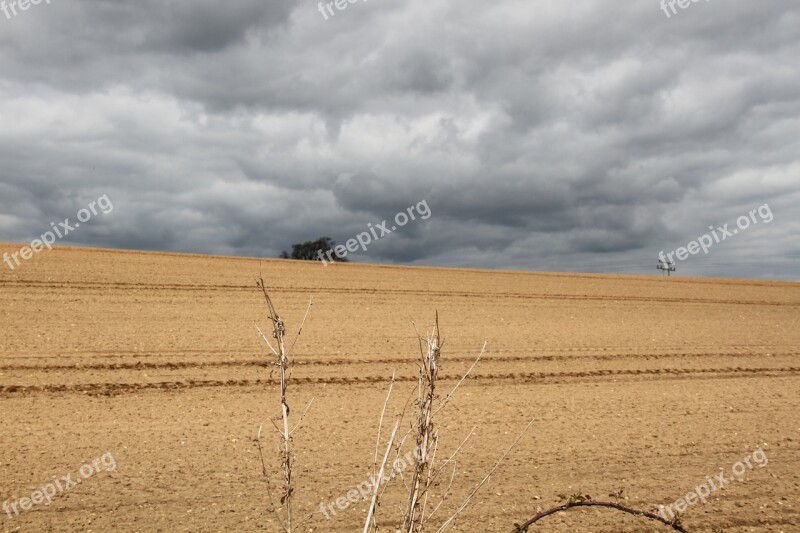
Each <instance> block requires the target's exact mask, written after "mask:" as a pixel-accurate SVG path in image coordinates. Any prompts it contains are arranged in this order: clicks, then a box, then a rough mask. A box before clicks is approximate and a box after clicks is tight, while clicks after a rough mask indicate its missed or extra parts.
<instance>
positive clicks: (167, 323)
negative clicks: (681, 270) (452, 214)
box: [0, 244, 800, 533]
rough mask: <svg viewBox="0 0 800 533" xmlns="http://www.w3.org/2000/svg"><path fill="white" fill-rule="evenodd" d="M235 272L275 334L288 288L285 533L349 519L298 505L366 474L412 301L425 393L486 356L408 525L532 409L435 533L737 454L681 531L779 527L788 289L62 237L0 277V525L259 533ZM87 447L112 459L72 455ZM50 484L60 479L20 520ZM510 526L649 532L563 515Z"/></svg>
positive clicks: (268, 522) (791, 492) (788, 495)
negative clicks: (439, 348) (88, 245)
mask: <svg viewBox="0 0 800 533" xmlns="http://www.w3.org/2000/svg"><path fill="white" fill-rule="evenodd" d="M18 249H19V245H11V244H0V253H2V252H12V251H15V250H18ZM260 270H261V271H263V275H264V278H265V279H266V281H267V283H268V286H269V288H270V289H271V292H272V294H273V298H274V301H275V303H276V305H277V307H278V310H279V312H281V313H282V315H283V316H284V318H285V320H286V323H287V327H288V330H289V331H290V332H293V331H295V330H296V328H297V326H298V325H299V323H300V321H301V319H302V317H303V314H304V312H305V310H306V305H307V303H308V299H309V298H310V297H312V296H313V297H314V306H313V309H312V310H311V313H310V315H309V318H308V320H307V322H306V324H305V329H304V331H303V335H302V336H301V338H300V340H299V341H298V343H297V345H296V347H295V352H294V354H295V368H294V373H293V375H292V380H291V383H290V389H289V401H290V406H291V408H292V411H291V416H292V418H293V419H294V420H298V419H299V417H300V415H301V413H302V411H303V409H304V408H305V406H306V405H307V403H308V402H309V401H310V400H311V399H312V398H314V402H313V404H312V405H311V408H310V409H309V411H308V413H307V415H306V416H305V418H304V420H303V424H302V427H301V428H300V429H298V430H297V432H296V433H295V441H294V443H295V446H296V450H297V460H296V469H295V481H296V488H295V497H296V500H297V507H298V508H299V511H298V513H297V514H298V515H302V516H303V517H305V516H306V515H308V514H309V513H311V512H314V511H317V512H318V513H317V514H316V515H314V516H312V518H310V519H309V520H308V521H307V522H305V524H304V525H303V527H302V531H309V532H310V531H314V532H353V531H361V529H362V528H363V521H364V519H365V513H366V508H367V504H366V503H365V502H363V501H361V500H360V499H359V501H358V502H357V503H354V504H352V505H349V507H348V508H346V509H344V510H342V509H336V507H335V506H334V509H335V510H336V515H335V516H333V515H331V516H330V519H326V518H325V517H324V516H322V514H321V513H319V508H320V504H328V503H332V502H335V501H336V499H337V498H339V497H343V496H345V495H346V494H347V492H348V491H349V490H351V489H354V488H355V487H356V486H357V485H358V484H359V483H361V482H363V481H365V480H367V479H368V474H369V472H370V471H371V468H372V462H373V456H374V453H375V441H376V428H377V423H378V417H379V415H380V411H381V407H382V405H383V401H384V398H385V394H386V390H387V386H388V382H389V378H390V376H391V375H392V372H393V371H396V372H397V377H398V380H397V383H396V384H395V394H394V396H393V401H392V402H391V404H390V407H389V411H388V413H389V414H387V417H391V416H392V415H394V414H395V413H397V412H399V411H400V410H401V409H402V406H403V404H404V402H405V400H406V398H408V395H409V392H410V391H411V386H412V380H413V379H415V376H416V372H417V370H416V358H417V357H418V356H419V349H418V344H417V339H416V335H415V332H414V327H413V325H412V322H416V324H417V325H418V327H419V328H420V329H421V330H425V329H427V328H428V327H429V326H430V325H431V323H432V321H433V317H434V313H435V312H436V311H438V312H439V317H440V324H441V330H442V334H443V336H444V338H445V345H444V350H443V363H442V370H441V376H442V380H443V381H442V383H441V390H443V391H444V392H445V393H446V392H447V391H448V390H449V389H450V388H452V387H453V386H454V385H455V383H456V381H457V380H458V379H459V378H460V376H461V375H462V374H463V373H464V372H465V371H466V369H467V368H468V367H469V366H470V364H471V363H472V361H473V360H474V359H475V357H476V356H477V354H478V353H479V351H480V348H481V345H482V344H483V342H484V340H486V341H488V348H487V351H486V354H485V356H484V358H483V360H482V361H481V362H480V363H479V364H478V366H477V367H476V369H475V370H474V371H473V378H472V379H469V380H467V381H466V382H465V384H464V385H463V386H462V387H461V388H460V389H459V390H458V392H457V393H456V395H455V398H454V400H453V402H452V403H451V404H450V406H448V407H447V409H446V410H445V411H443V413H441V414H440V415H438V416H439V419H438V423H437V426H438V427H439V429H440V432H441V445H440V450H439V453H440V454H441V456H442V457H444V456H447V455H449V454H450V453H452V452H453V450H455V449H456V448H457V447H458V445H459V444H460V443H461V442H462V441H463V440H464V438H465V437H466V436H467V434H469V432H470V431H471V430H473V428H474V433H473V434H472V437H471V438H470V439H469V440H468V441H467V444H466V445H465V446H464V449H463V451H462V452H461V454H460V455H459V461H458V462H457V465H456V468H455V482H454V483H453V485H452V487H451V495H450V498H449V499H448V501H447V502H446V503H445V504H444V505H443V506H442V507H441V508H440V509H439V510H438V511H437V513H436V514H435V515H434V518H433V523H437V524H438V523H441V521H443V520H445V519H446V518H447V517H449V516H450V515H452V513H453V512H454V511H455V509H456V508H457V507H458V506H459V505H460V504H461V502H463V501H464V499H465V498H466V497H467V495H468V494H469V493H470V492H471V490H472V489H473V487H475V485H476V484H477V483H478V482H479V481H480V480H481V479H482V478H483V477H484V475H485V474H486V473H487V472H488V471H489V470H490V469H491V468H492V466H493V465H494V464H495V462H496V461H497V459H498V458H499V457H500V456H501V455H502V454H503V453H504V451H505V450H506V449H507V448H508V446H509V445H510V444H511V443H512V442H513V441H514V439H515V438H516V436H517V434H518V433H519V432H520V431H521V430H522V428H523V427H524V426H525V425H526V424H527V423H528V421H530V420H531V419H533V420H534V422H533V425H532V426H531V428H530V430H529V431H528V433H527V434H526V435H525V436H524V437H523V438H522V440H521V441H520V442H519V444H518V445H517V447H516V448H515V449H514V450H513V451H512V452H511V453H510V454H509V456H508V457H507V459H506V460H505V461H504V462H503V463H501V465H500V466H499V468H498V469H497V470H496V472H495V473H494V475H492V476H491V479H490V480H489V481H488V482H487V484H486V485H484V486H483V488H482V489H481V491H480V492H478V494H477V496H476V497H475V498H474V499H473V501H472V504H471V505H470V506H469V507H468V508H467V510H466V511H465V512H464V513H463V514H462V515H461V517H460V519H458V520H457V522H456V524H455V526H454V527H453V528H452V530H453V531H462V532H464V531H466V532H486V531H492V532H508V531H511V529H512V528H513V525H514V523H515V522H522V521H524V520H526V519H527V518H530V517H531V516H532V515H534V514H535V513H536V509H537V507H542V508H548V507H551V506H553V505H556V504H558V503H559V498H558V495H559V494H567V495H570V494H573V493H578V492H579V493H581V494H588V495H591V496H592V497H593V498H594V499H595V500H599V499H602V500H610V499H612V498H611V497H609V496H608V494H609V493H610V492H612V491H616V490H619V489H624V493H623V494H624V499H623V503H624V504H626V505H629V506H632V507H636V508H641V509H646V510H647V509H652V508H653V507H655V506H656V505H658V504H664V505H667V504H670V503H672V502H674V501H675V500H677V499H678V498H681V497H682V496H684V495H685V494H687V492H689V491H691V490H693V489H694V488H695V487H697V486H698V485H700V484H702V483H705V482H706V480H707V478H708V477H713V476H714V475H716V474H718V473H719V472H727V477H728V478H729V479H732V475H731V468H732V467H733V466H734V465H735V464H736V463H737V462H738V461H741V460H743V459H744V458H745V457H748V456H749V455H750V454H751V453H752V452H754V451H755V450H758V449H761V450H763V452H764V453H765V454H766V456H767V457H768V464H767V465H766V466H764V467H763V468H762V467H760V466H757V467H754V468H752V469H748V470H747V471H746V472H745V473H744V474H743V475H742V476H741V477H740V478H738V479H735V480H732V481H731V482H730V483H729V484H728V485H726V486H725V487H723V488H721V489H720V490H717V491H713V492H712V493H711V494H710V496H709V497H708V499H707V501H706V502H705V503H702V502H697V503H695V504H694V505H691V506H690V507H689V508H688V510H687V511H686V512H685V513H684V515H683V524H684V526H685V527H686V528H687V530H689V531H692V532H713V531H725V532H745V531H769V532H781V531H782V532H786V533H789V532H797V531H800V512H799V511H800V496H798V495H800V477H799V476H798V474H800V453H798V452H800V410H798V406H800V389H799V388H798V385H800V283H785V282H769V281H753V280H723V279H692V278H682V277H680V276H676V277H670V278H666V277H658V276H655V275H654V276H621V275H619V276H618V275H587V274H555V273H553V274H550V273H532V272H527V273H522V272H498V271H479V270H460V269H445V268H439V269H433V268H409V267H392V266H373V265H358V264H335V265H331V266H328V267H325V266H323V265H321V264H320V263H307V262H296V261H282V260H269V259H267V260H263V261H260V260H258V259H245V258H228V257H208V256H192V255H181V254H161V253H139V252H123V251H105V250H95V249H78V248H56V249H55V250H53V251H52V252H42V253H39V254H37V255H36V256H35V257H34V258H33V259H31V260H29V261H27V262H25V263H23V264H22V265H21V266H20V267H19V268H17V269H16V270H14V271H11V270H9V269H8V268H6V267H5V266H3V267H2V268H0V304H2V307H0V316H2V319H0V338H2V343H0V408H1V409H2V413H3V424H2V427H3V430H2V433H1V434H0V435H1V436H0V441H1V442H2V446H1V447H0V450H1V451H0V480H1V481H0V500H2V501H4V502H6V503H7V504H8V505H9V506H10V505H11V504H12V503H13V504H15V505H16V506H17V507H16V509H17V510H19V513H18V514H17V513H15V512H14V510H13V508H12V507H8V508H9V510H10V511H6V510H5V509H4V510H3V511H2V512H0V524H1V526H0V527H1V528H2V530H3V531H142V532H151V531H163V532H170V531H256V530H261V531H279V527H278V524H277V522H276V521H275V518H274V516H273V515H271V514H270V513H269V512H268V511H267V509H268V501H267V495H266V488H265V483H264V480H263V477H262V476H261V466H260V462H259V458H258V454H257V450H256V448H255V447H254V443H253V438H254V436H255V435H256V432H257V430H258V427H259V426H260V425H261V424H262V423H264V424H265V425H264V427H265V432H264V435H265V436H264V439H265V440H264V442H265V444H266V445H267V447H266V450H265V451H266V452H267V455H268V457H269V459H270V468H271V469H273V468H277V456H276V445H277V440H276V438H275V431H274V428H272V424H271V423H270V422H269V418H270V417H275V416H276V415H278V413H279V403H278V396H277V394H278V391H277V387H276V380H275V376H274V375H272V376H271V375H270V368H269V367H268V365H267V363H268V361H269V360H270V359H269V355H270V354H269V352H268V349H267V348H266V347H265V345H264V344H263V341H261V340H260V339H259V337H258V335H257V332H256V330H255V327H254V325H253V322H254V321H256V322H258V323H259V324H260V325H261V326H262V327H268V325H269V324H268V321H267V319H266V315H265V309H264V304H263V298H262V296H261V294H260V292H259V291H258V289H257V288H256V285H255V279H256V278H257V277H258V275H259V271H260ZM112 456H113V464H114V465H115V467H114V468H111V466H109V465H110V463H109V462H105V461H104V462H102V463H99V462H98V461H96V460H95V459H97V458H101V457H106V458H110V457H112ZM93 460H95V466H94V467H93V466H91V463H92V461H93ZM85 464H90V466H89V467H88V468H85V469H84V467H83V465H85ZM84 471H90V472H93V473H92V475H90V476H87V477H85V478H84V477H82V474H83V473H84ZM70 473H71V476H72V479H73V480H76V479H80V483H77V484H75V485H74V486H71V487H69V488H65V487H62V488H63V490H60V491H59V492H58V494H56V495H55V496H54V497H52V498H51V499H52V503H49V504H47V502H41V503H38V504H32V503H31V502H30V501H28V502H27V503H28V505H27V506H28V507H29V508H30V509H29V510H23V509H20V505H21V504H20V501H21V499H22V498H26V497H28V498H30V497H31V496H32V495H33V493H34V491H36V490H37V489H39V488H41V487H43V486H45V485H46V484H48V483H51V482H54V478H56V479H60V478H61V477H62V476H66V475H67V474H70ZM273 473H274V474H275V477H276V478H277V480H278V481H279V478H280V476H279V473H278V472H276V471H273ZM451 475H452V472H451V471H448V472H447V473H446V474H445V475H444V476H445V477H443V480H444V483H443V484H442V485H440V486H439V487H438V488H437V490H438V493H437V492H434V493H433V494H432V499H436V498H437V497H438V496H440V495H441V493H442V492H443V491H444V489H445V488H446V486H447V485H448V483H449V479H450V476H451ZM65 483H66V482H65ZM401 488H402V482H401V481H398V482H396V483H394V484H393V485H391V486H390V488H389V489H388V490H387V492H386V494H385V496H384V500H383V505H382V507H381V508H380V510H379V518H380V523H381V524H382V525H383V526H384V527H382V528H381V530H382V531H394V530H395V527H394V526H395V525H396V521H397V518H398V516H399V504H400V503H401ZM40 499H41V498H40ZM436 529H437V528H436V527H434V528H432V529H431V531H436ZM535 531H542V532H551V531H552V532H567V531H569V532H573V531H574V532H594V531H597V532H609V533H611V532H641V531H645V532H650V531H652V532H656V531H669V529H668V528H667V527H666V526H663V525H658V524H656V523H654V522H650V521H647V520H645V519H637V518H634V517H632V516H628V515H624V514H621V513H618V512H615V511H612V510H603V509H599V510H598V509H577V510H571V511H570V512H568V513H560V514H557V515H554V516H551V517H548V518H546V519H544V520H542V521H541V522H538V523H537V524H536V525H535V526H532V527H531V529H530V532H531V533H532V532H535Z"/></svg>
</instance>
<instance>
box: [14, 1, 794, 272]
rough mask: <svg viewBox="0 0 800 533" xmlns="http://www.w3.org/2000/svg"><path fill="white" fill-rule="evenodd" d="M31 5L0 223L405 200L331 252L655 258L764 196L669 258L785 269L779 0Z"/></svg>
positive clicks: (710, 267)
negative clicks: (92, 213) (100, 208)
mask: <svg viewBox="0 0 800 533" xmlns="http://www.w3.org/2000/svg"><path fill="white" fill-rule="evenodd" d="M46 1H47V0H43V1H42V2H41V3H39V4H38V5H30V6H29V8H28V9H27V10H24V11H22V10H21V9H20V8H19V7H18V6H15V7H14V9H7V10H6V11H7V14H4V13H3V12H0V137H1V138H2V142H0V241H10V242H17V243H23V242H26V241H27V242H30V240H32V239H34V238H36V237H37V236H39V235H41V234H42V233H43V232H44V231H46V230H48V229H50V222H53V221H55V222H58V221H61V220H63V219H64V218H66V217H70V218H71V219H72V220H74V219H75V216H76V213H77V212H78V210H80V209H81V208H83V207H86V206H87V205H88V203H89V202H90V201H92V200H95V199H97V198H98V197H99V196H101V195H107V196H108V198H109V199H110V200H111V202H112V203H113V211H112V212H110V213H108V214H99V215H98V216H96V217H94V218H93V219H92V220H91V221H89V222H87V223H86V224H83V225H81V227H80V228H79V229H77V230H75V231H73V232H71V233H70V234H69V235H68V236H66V237H65V238H64V239H63V240H62V241H61V243H64V244H73V245H88V246H102V247H113V248H126V249H144V250H168V251H180V252H198V253H212V254H230V255H247V256H261V257H275V256H277V255H278V254H279V253H280V252H281V250H284V249H286V250H288V249H290V248H291V244H292V243H296V242H301V241H305V240H311V239H315V238H316V237H319V236H321V235H329V236H331V237H333V238H334V239H335V240H336V241H337V242H339V243H344V242H345V241H347V240H348V239H350V238H352V237H354V236H355V235H356V234H358V233H360V232H363V231H365V230H366V229H367V228H368V224H372V225H373V226H374V225H375V224H379V223H380V222H381V221H382V220H384V219H386V220H388V221H389V224H387V226H391V225H394V224H392V220H393V218H394V216H395V214H396V213H397V212H398V211H405V210H406V208H408V207H410V206H413V205H416V204H417V203H418V202H420V201H423V200H424V201H425V202H427V205H428V206H429V207H430V211H431V216H430V217H429V218H427V219H426V220H421V219H419V218H418V219H417V220H416V221H413V222H410V223H409V224H407V225H406V226H404V227H402V228H398V229H397V231H395V232H393V233H391V234H390V235H386V236H384V237H383V238H382V239H380V240H379V241H377V242H375V243H372V244H371V245H370V246H369V248H368V250H367V251H366V252H363V251H361V252H359V253H357V254H351V255H350V256H349V259H351V260H353V261H357V262H373V263H397V264H421V265H447V266H465V267H480V268H509V269H525V270H548V271H585V272H620V273H649V274H656V273H658V272H657V271H656V270H655V265H656V262H657V259H658V253H659V251H662V250H663V251H665V252H670V251H673V250H676V249H677V248H679V247H682V246H683V247H685V246H687V244H688V243H689V242H690V241H693V240H696V239H698V238H700V237H701V236H703V235H704V234H706V233H707V232H710V230H709V226H714V227H715V228H716V227H720V226H723V225H724V224H728V225H729V229H733V228H736V224H737V219H738V218H739V217H740V216H745V217H748V216H749V215H748V213H750V212H751V211H752V210H754V209H757V208H758V207H759V206H764V204H767V205H768V209H762V213H766V211H767V210H768V211H769V212H770V213H771V216H770V217H766V218H770V219H771V221H770V222H766V218H765V217H762V216H761V215H760V214H758V213H756V214H754V215H753V216H752V217H750V218H751V221H750V227H748V228H747V229H746V230H741V231H739V232H738V233H737V234H736V235H733V236H730V237H728V238H726V239H725V240H724V241H721V242H719V243H716V242H715V243H714V244H713V245H712V246H711V247H710V248H709V253H708V254H704V253H703V252H702V251H700V252H699V253H698V254H696V255H689V257H688V259H686V260H684V261H678V273H679V274H683V275H699V276H736V277H755V278H775V279H792V280H800V262H798V259H799V258H800V242H798V239H797V235H798V233H800V59H799V58H800V33H799V32H798V28H800V4H798V2H797V0H763V1H759V2H754V1H752V0H751V1H740V0H712V1H709V2H702V1H701V2H698V3H690V4H689V6H688V8H686V9H681V8H680V7H678V6H677V5H676V6H675V7H676V13H672V11H671V10H670V9H669V7H668V6H667V7H666V11H667V13H669V15H670V16H669V17H667V14H666V13H665V11H663V10H662V8H661V6H660V5H659V1H660V0H620V1H616V2H609V1H607V0H605V1H603V0H571V1H570V2H565V1H564V0H492V1H477V0H368V1H365V0H351V2H352V3H345V2H344V0H339V2H340V5H344V6H346V8H345V9H344V10H339V9H338V8H337V7H336V5H335V4H331V6H330V10H331V11H332V12H333V13H334V14H333V15H331V13H330V11H328V8H327V7H326V6H325V5H322V6H321V7H320V5H319V4H318V3H317V2H314V1H311V0H280V1H273V0H230V1H228V2H221V1H209V0H160V1H153V0H139V1H136V2H133V1H123V0H51V1H50V3H49V4H47V3H46ZM8 2H11V0H6V5H7V4H8ZM14 10H16V15H14V14H13V11H14ZM323 12H324V14H323ZM753 220H756V221H758V222H759V223H757V224H756V223H753Z"/></svg>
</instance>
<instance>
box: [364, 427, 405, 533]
mask: <svg viewBox="0 0 800 533" xmlns="http://www.w3.org/2000/svg"><path fill="white" fill-rule="evenodd" d="M399 427H400V421H399V420H398V421H397V422H395V423H394V429H393V430H392V435H391V436H390V437H389V444H388V445H387V446H386V453H385V454H384V456H383V462H382V463H381V469H380V471H379V472H378V477H377V479H376V480H375V487H374V489H375V490H374V491H373V493H372V502H371V503H370V505H369V511H368V512H367V521H366V523H364V533H369V528H370V525H371V523H372V519H373V516H374V515H375V506H376V505H377V502H378V488H379V487H380V486H381V483H382V481H383V472H384V470H386V461H388V460H389V453H390V452H391V451H392V444H394V437H395V435H397V428H399ZM376 529H377V528H376Z"/></svg>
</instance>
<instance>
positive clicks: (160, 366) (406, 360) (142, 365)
mask: <svg viewBox="0 0 800 533" xmlns="http://www.w3.org/2000/svg"><path fill="white" fill-rule="evenodd" d="M759 356H760V357H790V356H800V352H772V353H769V354H760V353H744V352H697V353H693V352H683V353H671V354H670V353H655V354H593V355H585V356H578V357H575V356H568V355H530V356H512V357H483V358H482V359H481V361H484V362H485V363H489V362H492V363H499V364H503V363H522V362H528V361H531V362H537V361H539V362H545V361H546V362H552V361H572V362H582V361H620V362H623V361H656V360H662V359H687V358H695V357H697V358H699V357H713V358H731V359H733V358H745V357H748V358H749V357H759ZM474 360H475V356H470V357H446V358H444V359H443V361H442V362H443V363H449V362H454V363H470V362H472V361H474ZM416 361H417V358H415V357H396V358H386V359H296V360H294V361H293V362H292V364H293V365H294V366H323V367H328V366H347V365H370V364H386V365H391V364H398V365H402V364H413V363H415V362H416ZM272 366H274V365H273V363H271V362H270V361H267V360H265V359H246V360H238V361H175V362H163V363H151V362H144V361H137V362H135V363H74V364H71V365H0V371H15V370H17V371H25V370H32V371H53V370H180V369H187V368H188V369H191V368H197V369H202V368H220V367H222V368H225V367H264V368H267V367H272Z"/></svg>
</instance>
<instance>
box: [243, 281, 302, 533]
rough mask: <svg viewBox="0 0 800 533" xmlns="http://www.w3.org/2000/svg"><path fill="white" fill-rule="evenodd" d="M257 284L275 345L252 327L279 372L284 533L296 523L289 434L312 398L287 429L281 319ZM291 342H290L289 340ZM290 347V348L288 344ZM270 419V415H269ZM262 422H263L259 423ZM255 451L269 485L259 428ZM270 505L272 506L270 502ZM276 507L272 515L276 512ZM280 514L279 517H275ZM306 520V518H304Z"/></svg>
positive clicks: (286, 375) (285, 357) (286, 369)
mask: <svg viewBox="0 0 800 533" xmlns="http://www.w3.org/2000/svg"><path fill="white" fill-rule="evenodd" d="M257 285H258V287H259V288H260V289H261V292H262V293H263V294H264V301H265V302H266V304H267V311H268V317H269V319H270V321H271V322H272V338H273V339H274V340H275V346H273V344H272V343H271V342H270V340H269V339H268V338H267V336H266V335H265V334H264V332H263V331H261V328H259V327H258V325H257V324H256V329H257V330H258V334H259V335H260V336H261V338H262V339H264V342H266V343H267V346H269V348H270V350H272V353H273V354H275V357H276V359H277V360H276V362H275V363H273V364H274V365H275V366H277V367H278V369H279V373H280V395H281V414H280V418H281V420H282V422H283V424H282V426H283V427H282V429H281V428H279V427H278V426H277V425H276V424H275V423H274V422H273V425H274V426H275V429H276V430H277V431H278V434H279V435H280V438H281V452H280V453H281V465H282V466H283V494H282V495H281V498H280V503H281V505H285V506H286V521H285V524H284V523H283V522H281V527H282V528H283V530H284V531H285V532H286V533H294V532H295V531H296V530H297V527H298V526H297V525H295V524H294V514H293V511H294V510H293V507H292V496H293V493H294V486H293V484H292V468H293V466H294V454H293V451H292V434H293V433H294V431H295V430H297V428H298V427H300V424H301V423H302V422H303V418H305V415H306V413H307V412H308V410H309V408H310V407H311V404H312V403H313V401H314V399H313V398H312V399H311V401H310V402H309V403H308V406H306V409H305V411H303V414H302V415H301V416H300V420H299V421H298V422H297V424H296V425H295V426H294V428H293V429H291V430H290V429H289V404H288V402H287V398H286V389H287V387H288V383H289V374H290V371H291V369H290V362H289V354H288V351H287V350H286V327H285V325H284V322H283V319H282V318H281V317H280V316H279V315H278V312H277V311H276V309H275V306H274V305H273V303H272V299H271V298H270V296H269V293H268V291H267V287H266V285H265V283H264V279H263V278H261V277H259V278H258V280H257ZM312 304H313V300H311V301H310V302H309V304H308V308H307V309H306V314H305V316H304V317H303V322H302V323H301V324H300V328H299V330H298V332H297V337H295V342H297V339H298V338H299V337H300V332H301V331H302V330H303V324H305V321H306V318H307V317H308V313H309V311H310V310H311V306H312ZM292 346H294V342H293V343H292ZM290 350H291V348H290ZM270 421H272V419H271V418H270ZM262 426H263V424H262ZM257 442H258V448H259V454H260V455H261V460H262V468H263V470H264V475H265V477H266V478H267V484H268V488H269V477H268V474H267V468H266V463H265V462H264V460H263V453H262V452H261V429H260V428H259V436H258V439H257ZM270 501H272V494H271V490H270ZM272 506H273V508H274V507H275V506H274V504H272ZM277 514H278V513H277V511H276V515H277ZM279 518H280V517H279ZM306 520H307V519H306Z"/></svg>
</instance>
